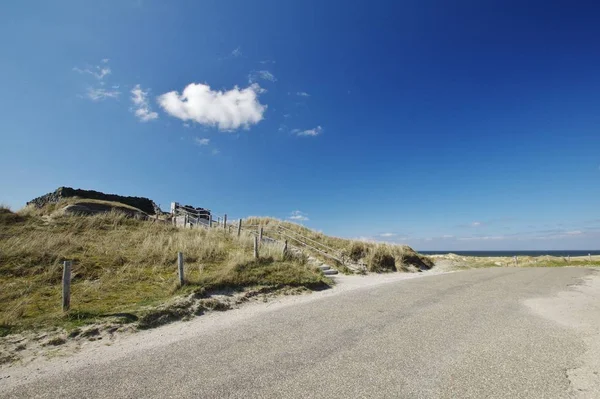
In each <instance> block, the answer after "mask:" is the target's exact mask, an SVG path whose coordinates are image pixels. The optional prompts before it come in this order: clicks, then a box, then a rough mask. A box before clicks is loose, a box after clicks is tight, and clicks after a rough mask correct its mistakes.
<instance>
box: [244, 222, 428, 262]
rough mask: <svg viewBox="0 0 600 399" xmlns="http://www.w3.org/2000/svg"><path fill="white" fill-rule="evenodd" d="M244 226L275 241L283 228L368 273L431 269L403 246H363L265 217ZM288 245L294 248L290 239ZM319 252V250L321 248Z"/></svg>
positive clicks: (418, 255)
mask: <svg viewBox="0 0 600 399" xmlns="http://www.w3.org/2000/svg"><path fill="white" fill-rule="evenodd" d="M244 223H245V225H252V226H263V228H264V231H265V232H266V233H267V234H269V235H271V236H273V237H275V238H279V239H285V238H286V237H284V236H280V235H278V229H277V226H283V227H285V228H286V229H289V230H291V231H293V232H295V233H297V234H300V235H302V236H304V237H307V238H309V239H311V240H313V241H316V242H319V243H322V244H324V245H326V246H327V247H329V248H331V249H332V250H333V251H327V252H328V253H330V254H335V256H336V257H342V258H344V259H349V260H351V261H353V262H358V263H363V264H365V265H366V266H367V270H369V271H371V272H386V271H406V270H408V269H409V268H416V269H419V270H422V269H429V268H431V267H433V261H432V260H431V259H430V258H429V257H426V256H423V255H421V254H419V253H417V252H415V251H414V250H413V249H412V248H410V247H409V246H406V245H393V244H384V243H373V242H363V241H357V240H348V239H344V238H338V237H331V236H327V235H325V234H323V233H321V232H317V231H314V230H310V229H308V228H306V227H304V226H302V225H299V224H296V223H290V222H284V221H281V220H277V219H273V218H268V217H250V218H248V219H246V220H244ZM291 236H293V235H291ZM307 242H308V241H307ZM290 243H292V244H295V242H294V241H293V240H291V239H290ZM308 243H310V242H308ZM317 247H318V245H317ZM319 248H320V249H322V248H321V247H319ZM321 257H322V258H323V260H324V261H328V262H331V259H328V258H327V257H323V256H321Z"/></svg>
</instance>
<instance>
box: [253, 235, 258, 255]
mask: <svg viewBox="0 0 600 399" xmlns="http://www.w3.org/2000/svg"><path fill="white" fill-rule="evenodd" d="M254 259H258V237H256V236H254Z"/></svg>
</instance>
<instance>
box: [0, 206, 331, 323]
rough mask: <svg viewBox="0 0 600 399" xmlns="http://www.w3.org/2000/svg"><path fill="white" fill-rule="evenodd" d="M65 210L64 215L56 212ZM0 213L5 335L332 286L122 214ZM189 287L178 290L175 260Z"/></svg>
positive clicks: (228, 242) (236, 242)
mask: <svg viewBox="0 0 600 399" xmlns="http://www.w3.org/2000/svg"><path fill="white" fill-rule="evenodd" d="M59 207H60V205H59V206H57V207H56V209H58V208H59ZM43 213H47V210H46V212H44V210H42V211H41V212H40V211H36V212H33V211H31V210H28V211H27V212H23V213H13V212H11V211H10V210H9V209H7V208H0V335H2V334H6V333H8V332H12V331H18V330H20V329H29V328H34V329H35V328H42V327H48V326H58V325H61V326H65V325H67V327H68V325H69V324H71V325H77V324H81V323H88V322H92V321H97V320H98V319H99V318H102V317H104V316H106V315H111V314H115V313H124V312H127V313H132V314H134V315H135V314H139V312H140V311H141V310H142V309H143V308H144V307H145V306H147V305H155V304H159V303H161V302H164V301H165V300H167V299H168V298H170V297H172V296H174V295H181V294H185V293H190V292H192V291H194V290H205V291H210V290H216V289H220V288H225V287H232V288H235V289H240V288H244V287H257V286H296V287H308V288H315V287H320V286H323V285H325V284H327V283H329V281H328V280H327V279H326V278H325V277H324V276H323V275H322V273H320V272H319V271H317V270H313V269H311V268H309V267H307V266H306V265H305V263H304V261H303V259H294V258H286V259H283V256H282V251H281V250H282V248H281V247H279V246H277V245H265V246H263V247H262V248H261V257H260V259H259V260H255V259H254V258H253V254H252V251H253V239H252V237H250V236H249V235H247V234H243V235H242V237H240V238H238V237H236V236H235V234H234V235H230V234H227V233H226V232H224V231H223V230H222V229H212V230H206V229H194V230H191V229H178V228H175V227H172V226H171V225H169V224H165V223H161V222H156V221H141V220H135V219H132V218H128V217H126V216H125V215H123V214H120V213H118V212H112V213H107V214H99V215H95V216H87V217H86V216H68V215H60V213H56V212H55V214H54V216H48V215H46V216H43ZM178 251H182V252H183V253H184V255H185V269H186V280H187V282H188V284H187V285H186V286H185V287H183V288H182V289H179V288H178V287H177V268H176V258H177V252H178ZM64 260H72V261H73V264H74V266H73V283H72V299H71V302H72V310H71V312H69V314H67V315H63V313H62V311H61V309H60V296H61V290H60V281H61V276H62V261H64Z"/></svg>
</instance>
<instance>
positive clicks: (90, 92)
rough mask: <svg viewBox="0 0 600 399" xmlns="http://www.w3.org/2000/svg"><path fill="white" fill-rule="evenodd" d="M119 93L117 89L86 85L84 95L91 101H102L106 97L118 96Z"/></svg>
mask: <svg viewBox="0 0 600 399" xmlns="http://www.w3.org/2000/svg"><path fill="white" fill-rule="evenodd" d="M120 94H121V92H120V91H118V90H106V89H103V88H101V87H88V89H87V92H86V93H85V96H86V97H87V98H89V99H90V100H92V101H102V100H106V99H107V98H115V99H116V98H119V95H120Z"/></svg>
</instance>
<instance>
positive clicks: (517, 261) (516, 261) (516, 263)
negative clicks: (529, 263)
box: [515, 256, 519, 266]
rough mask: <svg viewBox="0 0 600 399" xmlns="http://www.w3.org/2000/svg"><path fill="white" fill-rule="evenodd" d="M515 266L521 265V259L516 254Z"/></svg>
mask: <svg viewBox="0 0 600 399" xmlns="http://www.w3.org/2000/svg"><path fill="white" fill-rule="evenodd" d="M515 266H519V260H518V259H517V257H516V256H515Z"/></svg>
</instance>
